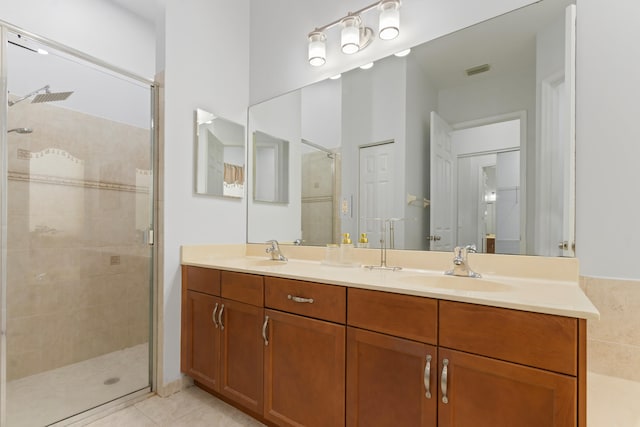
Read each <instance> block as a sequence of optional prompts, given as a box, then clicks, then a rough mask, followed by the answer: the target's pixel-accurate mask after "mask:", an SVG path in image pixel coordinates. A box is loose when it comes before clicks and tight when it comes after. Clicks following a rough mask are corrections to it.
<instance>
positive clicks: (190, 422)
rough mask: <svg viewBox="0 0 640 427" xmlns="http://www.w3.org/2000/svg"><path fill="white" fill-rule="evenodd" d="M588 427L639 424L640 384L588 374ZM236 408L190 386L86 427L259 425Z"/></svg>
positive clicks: (145, 401)
mask: <svg viewBox="0 0 640 427" xmlns="http://www.w3.org/2000/svg"><path fill="white" fill-rule="evenodd" d="M588 381H589V391H588V399H589V401H588V416H587V420H588V423H587V425H588V426H589V427H640V405H638V402H640V383H637V382H633V381H627V380H622V379H619V378H613V377H607V376H605V375H599V374H594V373H589V378H588ZM262 425H263V424H261V423H259V422H257V421H255V420H253V419H252V418H250V417H249V416H247V415H245V414H243V413H242V412H240V411H238V410H237V409H235V408H233V407H231V406H229V405H227V404H226V403H224V402H222V401H220V400H218V399H216V398H214V397H212V396H210V395H209V394H208V393H205V392H204V391H202V390H200V389H199V388H197V387H190V388H188V389H186V390H184V391H181V392H179V393H176V394H174V395H172V396H170V397H168V398H164V399H163V398H161V397H158V396H153V397H150V398H149V399H146V400H144V401H142V402H138V403H136V404H135V405H133V406H130V407H128V408H126V409H123V410H121V411H118V412H116V413H113V414H111V415H109V416H107V417H105V418H102V419H100V420H98V421H95V422H93V423H91V424H88V427H139V426H140V427H147V426H167V427H168V426H171V427H173V426H190V427H200V426H202V427H222V426H224V427H244V426H262Z"/></svg>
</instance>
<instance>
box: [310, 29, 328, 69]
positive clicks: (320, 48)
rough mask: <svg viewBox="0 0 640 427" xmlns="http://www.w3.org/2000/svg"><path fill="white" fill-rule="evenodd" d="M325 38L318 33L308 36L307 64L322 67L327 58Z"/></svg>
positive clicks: (322, 34)
mask: <svg viewBox="0 0 640 427" xmlns="http://www.w3.org/2000/svg"><path fill="white" fill-rule="evenodd" d="M326 40H327V36H325V35H324V33H321V32H319V31H314V32H312V33H310V34H309V64H311V65H313V66H314V67H319V66H321V65H324V63H325V62H326V58H327V46H326V44H325V41H326Z"/></svg>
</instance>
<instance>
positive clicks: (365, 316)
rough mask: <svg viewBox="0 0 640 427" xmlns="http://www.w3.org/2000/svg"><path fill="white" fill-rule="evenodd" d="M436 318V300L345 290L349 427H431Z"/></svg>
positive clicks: (434, 397) (434, 406)
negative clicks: (346, 305)
mask: <svg viewBox="0 0 640 427" xmlns="http://www.w3.org/2000/svg"><path fill="white" fill-rule="evenodd" d="M437 316H438V302H437V300H433V299H429V298H421V297H415V296H409V295H400V294H392V293H385V292H376V291H368V290H362V289H355V288H350V289H349V290H348V315H347V323H348V325H349V326H348V328H347V329H348V330H347V398H346V400H347V425H348V426H371V425H375V426H390V427H392V426H393V427H395V426H399V425H401V426H423V427H427V426H435V425H436V423H437V412H436V411H437V399H438V391H437V388H436V386H437V383H436V375H437V363H438V362H437V361H438V353H437V348H436V344H437V336H438V329H437V325H438V323H437V322H438V319H437Z"/></svg>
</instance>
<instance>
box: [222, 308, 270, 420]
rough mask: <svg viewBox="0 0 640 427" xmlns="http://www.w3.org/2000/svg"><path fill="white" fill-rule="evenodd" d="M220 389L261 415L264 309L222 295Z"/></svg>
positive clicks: (224, 393)
mask: <svg viewBox="0 0 640 427" xmlns="http://www.w3.org/2000/svg"><path fill="white" fill-rule="evenodd" d="M221 310H222V316H221V323H220V330H221V346H220V359H221V360H220V393H222V394H223V395H225V396H227V397H229V398H230V399H232V400H234V401H236V402H238V403H239V404H241V405H242V406H244V407H245V408H247V409H249V410H251V411H253V412H255V413H257V414H259V415H262V408H263V403H262V396H263V394H262V393H263V388H262V387H263V384H262V373H263V367H264V365H263V353H264V343H263V341H262V333H261V331H262V323H263V321H264V309H263V308H262V307H256V306H253V305H249V304H244V303H241V302H237V301H231V300H228V299H222V305H221Z"/></svg>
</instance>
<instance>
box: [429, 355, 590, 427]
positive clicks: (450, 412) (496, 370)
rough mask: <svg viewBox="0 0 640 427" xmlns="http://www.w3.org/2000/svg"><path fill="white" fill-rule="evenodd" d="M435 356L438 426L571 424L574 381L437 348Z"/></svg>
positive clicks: (549, 426) (574, 416)
mask: <svg viewBox="0 0 640 427" xmlns="http://www.w3.org/2000/svg"><path fill="white" fill-rule="evenodd" d="M438 355H439V359H440V360H439V363H438V369H439V373H440V378H439V384H440V387H439V388H440V390H439V399H438V425H439V426H440V427H453V426H458V427H459V426H474V427H496V426H518V427H541V426H545V427H569V426H571V427H573V426H575V425H576V419H577V412H576V411H577V407H576V386H577V385H576V379H575V378H574V377H570V376H567V375H563V374H556V373H553V372H549V371H544V370H541V369H537V368H530V367H527V366H522V365H517V364H514V363H509V362H503V361H499V360H495V359H491V358H488V357H483V356H476V355H472V354H468V353H463V352H459V351H454V350H448V349H444V348H442V347H441V348H439V350H438ZM445 363H446V378H445V375H444V371H443V368H444V366H445ZM445 390H446V397H447V403H445V402H444V401H443V398H444V396H445V394H444V392H445Z"/></svg>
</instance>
